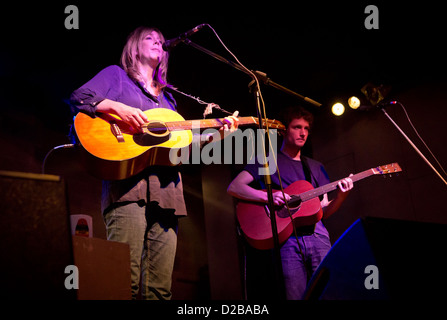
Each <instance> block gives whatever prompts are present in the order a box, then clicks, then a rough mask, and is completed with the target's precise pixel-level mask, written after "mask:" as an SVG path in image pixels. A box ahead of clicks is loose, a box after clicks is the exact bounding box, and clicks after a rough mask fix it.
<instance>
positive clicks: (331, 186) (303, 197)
mask: <svg viewBox="0 0 447 320" xmlns="http://www.w3.org/2000/svg"><path fill="white" fill-rule="evenodd" d="M373 174H374V171H373V169H368V170H365V171H362V172H360V173H357V174H355V175H353V176H351V177H349V178H351V179H352V181H353V182H355V181H359V180H362V179H364V178H367V177H369V176H372V175H373ZM341 180H342V179H341ZM341 180H337V181H334V182H331V183H328V184H326V185H324V186H322V187H318V188H316V189H312V190H309V191H306V192H303V193H300V194H299V195H294V196H292V200H291V201H289V206H290V207H294V206H296V205H298V204H299V203H300V202H304V201H307V200H310V199H313V198H316V197H319V196H321V195H322V194H325V193H328V192H330V191H333V190H335V189H337V185H338V183H339V182H340V181H341Z"/></svg>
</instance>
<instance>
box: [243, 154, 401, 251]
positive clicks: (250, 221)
mask: <svg viewBox="0 0 447 320" xmlns="http://www.w3.org/2000/svg"><path fill="white" fill-rule="evenodd" d="M401 171H402V169H401V168H400V166H399V164H397V163H391V164H387V165H384V166H379V167H377V168H371V169H369V170H365V171H363V172H360V173H357V174H355V175H353V176H351V177H349V178H351V179H352V181H353V182H355V181H359V180H361V179H364V178H367V177H370V176H372V175H384V174H393V173H397V172H401ZM339 181H340V180H338V181H335V182H332V183H328V184H326V185H324V186H321V187H318V188H315V189H314V188H313V186H312V185H311V184H310V183H309V182H307V181H306V180H300V181H295V182H294V183H292V184H290V185H289V186H288V187H287V188H285V189H284V192H285V193H287V194H288V195H290V197H291V199H290V200H289V201H288V206H289V209H290V214H289V210H288V209H287V207H286V206H285V205H283V206H277V207H276V208H275V209H276V210H275V212H276V224H277V230H278V238H279V242H280V243H283V242H285V241H286V240H287V239H288V238H289V237H290V236H291V235H292V233H293V226H294V225H295V226H296V227H299V226H308V225H312V224H315V223H317V222H318V221H320V220H321V218H322V217H323V210H322V208H321V204H320V199H319V198H318V197H319V196H320V195H323V194H325V193H327V192H330V191H333V190H335V189H336V188H337V185H338V182H339ZM236 216H237V219H238V222H239V225H240V227H241V229H242V232H243V234H244V236H245V238H246V239H247V242H248V243H249V244H250V245H251V246H253V247H254V248H256V249H261V250H265V249H271V248H273V234H272V227H271V219H270V212H269V209H268V206H267V205H266V204H264V203H259V202H248V201H243V200H240V201H239V203H238V205H237V208H236Z"/></svg>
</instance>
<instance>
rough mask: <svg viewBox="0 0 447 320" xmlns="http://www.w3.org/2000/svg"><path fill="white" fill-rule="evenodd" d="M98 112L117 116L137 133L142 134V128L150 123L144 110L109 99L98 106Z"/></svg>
mask: <svg viewBox="0 0 447 320" xmlns="http://www.w3.org/2000/svg"><path fill="white" fill-rule="evenodd" d="M96 111H98V112H103V113H110V114H115V115H117V116H118V117H120V118H121V120H123V121H124V122H126V123H127V124H129V125H131V126H132V127H133V128H134V129H135V130H136V131H137V132H142V131H143V129H142V126H143V125H144V124H145V123H147V121H148V118H147V116H146V114H145V113H144V112H143V111H142V110H140V109H138V108H133V107H130V106H128V105H125V104H124V103H121V102H116V101H112V100H109V99H105V100H103V101H101V103H99V104H98V105H97V106H96Z"/></svg>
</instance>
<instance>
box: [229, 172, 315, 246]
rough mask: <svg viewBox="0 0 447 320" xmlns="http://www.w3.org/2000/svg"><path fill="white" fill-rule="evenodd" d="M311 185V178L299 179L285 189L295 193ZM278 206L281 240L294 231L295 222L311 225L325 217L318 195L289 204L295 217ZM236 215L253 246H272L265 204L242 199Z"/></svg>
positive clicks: (310, 187) (308, 188) (277, 219)
mask: <svg viewBox="0 0 447 320" xmlns="http://www.w3.org/2000/svg"><path fill="white" fill-rule="evenodd" d="M312 189H313V186H312V185H311V184H310V183H309V182H307V181H305V180H300V181H295V182H294V183H292V184H291V185H289V186H288V187H287V188H285V189H284V192H285V193H287V194H289V195H291V196H292V195H298V194H300V193H303V192H305V191H309V190H312ZM276 209H278V214H276V224H277V229H278V238H279V243H280V244H281V243H283V242H285V241H286V240H287V239H288V238H289V237H290V236H291V235H292V233H293V224H295V226H296V227H299V226H306V225H312V224H315V223H317V222H318V221H320V220H321V218H322V217H323V210H322V208H321V204H320V199H319V198H318V197H316V198H312V199H310V200H307V201H304V202H301V204H300V205H299V206H298V207H295V208H290V211H291V213H292V219H290V216H289V215H288V213H287V214H285V213H284V212H286V210H284V207H282V208H279V207H277V208H276ZM236 215H237V219H238V221H239V225H240V226H241V229H242V231H243V234H244V236H245V238H246V239H247V242H248V243H249V244H250V245H251V246H253V247H254V248H256V249H261V250H265V249H271V248H273V246H274V245H273V233H272V227H271V220H270V216H269V214H268V209H267V205H266V204H260V203H256V202H246V201H240V202H239V203H238V205H237V210H236ZM292 221H293V224H292Z"/></svg>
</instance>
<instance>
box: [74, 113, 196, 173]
mask: <svg viewBox="0 0 447 320" xmlns="http://www.w3.org/2000/svg"><path fill="white" fill-rule="evenodd" d="M144 113H145V114H146V115H147V117H148V119H149V124H148V126H150V125H151V124H154V123H155V124H157V125H158V124H163V123H164V122H168V121H184V119H183V117H182V116H181V115H179V114H178V113H177V112H175V111H172V110H169V109H165V108H155V109H150V110H147V111H144ZM74 125H75V130H76V135H77V137H78V139H79V142H80V144H81V145H82V147H83V152H82V161H83V162H84V165H85V166H86V168H87V170H88V171H89V172H90V173H91V174H92V175H94V176H96V177H98V178H100V179H104V180H121V179H125V178H128V177H130V176H133V175H135V174H137V173H139V172H141V171H142V170H143V169H145V168H146V167H148V166H151V165H173V162H174V163H175V164H177V163H178V162H179V161H176V160H177V159H172V160H173V161H171V159H170V154H171V156H178V154H179V152H178V151H177V152H176V150H173V152H171V149H180V148H183V147H187V146H189V145H190V144H191V142H192V131H191V130H181V131H169V130H166V131H165V132H162V133H160V134H159V133H155V134H152V133H149V132H146V133H137V132H135V131H134V129H133V128H132V127H130V126H129V125H127V124H126V123H125V122H123V121H122V120H121V119H120V118H118V117H115V116H113V115H108V114H102V115H100V116H98V117H96V118H91V117H90V116H88V115H86V114H84V113H78V115H77V116H76V118H75V121H74ZM116 130H119V131H120V134H117V132H116Z"/></svg>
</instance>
